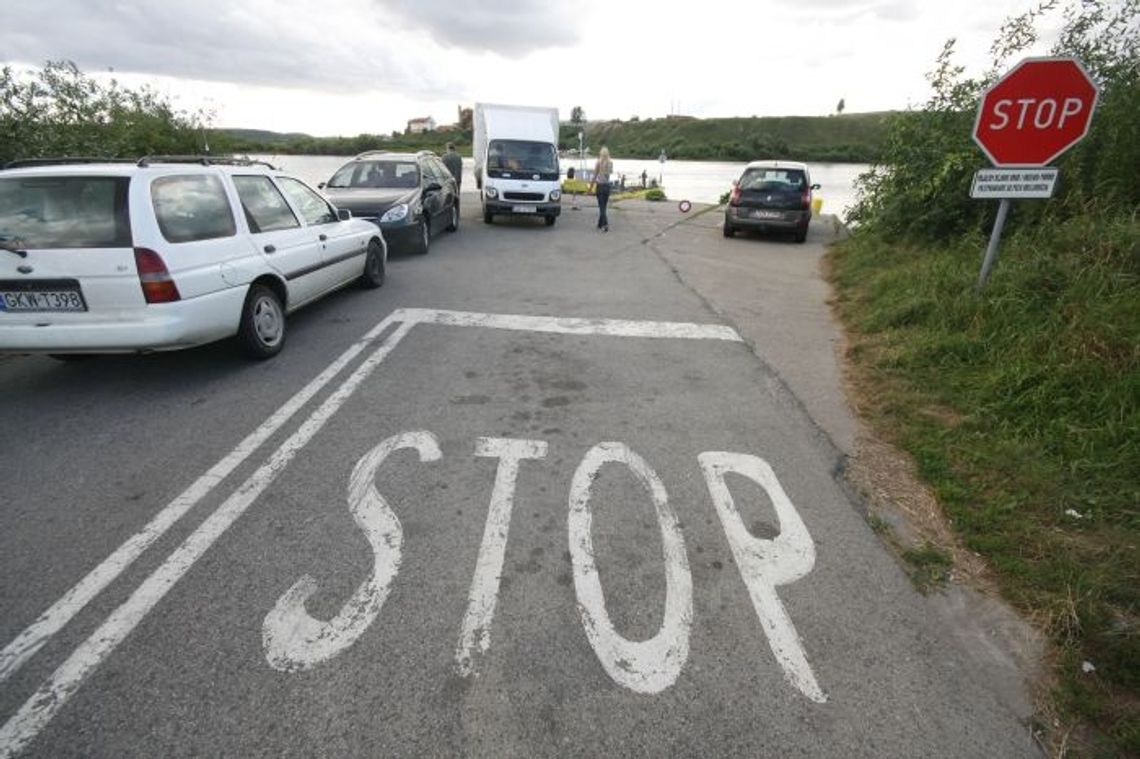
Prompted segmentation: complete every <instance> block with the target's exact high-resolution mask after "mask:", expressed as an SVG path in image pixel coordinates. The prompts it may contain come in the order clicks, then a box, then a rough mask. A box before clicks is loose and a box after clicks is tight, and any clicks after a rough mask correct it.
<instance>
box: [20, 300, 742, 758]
mask: <svg viewBox="0 0 1140 759" xmlns="http://www.w3.org/2000/svg"><path fill="white" fill-rule="evenodd" d="M421 322H422V323H429V324H440V325H450V326H465V327H486V328H492V329H507V330H520V331H528V332H545V333H556V334H568V335H598V336H613V337H644V338H680V339H694V340H725V341H732V342H743V340H742V338H741V337H740V335H739V334H738V333H737V332H736V331H735V330H734V329H732V328H731V327H727V326H723V325H701V324H692V323H686V322H647V321H630V320H624V319H581V318H562V317H546V316H525V315H517V314H484V313H474V312H465V311H448V310H432V309H397V310H396V311H394V312H392V314H390V315H389V316H388V317H387V318H386V319H384V320H383V321H382V322H380V323H379V324H377V325H376V327H374V328H373V329H372V330H370V331H369V332H368V333H367V334H366V335H365V336H364V337H363V338H362V339H361V340H360V341H358V342H357V343H356V344H354V345H353V346H352V347H350V348H349V349H348V350H347V351H345V353H344V354H342V355H341V357H340V358H338V359H337V360H336V361H335V362H334V363H333V364H331V365H330V366H329V368H328V369H326V370H325V371H324V372H322V373H321V374H320V375H318V377H317V378H316V379H314V380H313V381H312V382H311V383H310V384H309V385H307V386H306V387H305V388H303V389H302V390H301V391H300V392H298V393H297V394H296V395H295V396H293V398H291V399H290V400H289V401H288V402H286V404H285V405H284V406H282V407H281V408H280V409H279V410H278V411H277V412H275V413H274V415H273V416H272V417H270V419H267V420H266V422H265V423H264V424H263V425H262V426H261V427H259V428H258V429H257V430H255V431H254V432H253V433H252V434H251V435H250V436H249V437H247V438H246V440H243V441H242V443H240V444H239V446H238V448H235V449H234V451H232V452H231V453H230V454H228V455H227V456H226V457H225V458H223V460H222V461H221V462H219V463H218V464H217V465H215V467H213V468H211V469H210V470H209V471H208V472H207V473H206V474H204V475H203V476H202V477H200V478H199V480H197V481H196V482H195V483H194V484H193V485H191V487H190V488H188V489H187V491H186V492H185V493H183V494H182V496H179V498H177V499H175V501H173V502H171V504H169V505H168V506H167V507H166V508H164V509H163V511H162V512H160V514H159V515H158V516H156V517H155V518H154V519H153V520H152V521H151V523H149V524H148V525H147V527H145V528H144V529H143V531H141V532H140V533H138V534H137V535H135V536H134V537H132V538H131V539H130V540H128V541H127V542H126V543H124V544H123V545H122V546H120V548H119V549H117V550H116V551H115V553H113V554H112V555H111V556H110V557H108V558H107V559H106V560H105V561H104V562H103V563H102V564H100V565H99V567H97V568H96V569H95V570H93V571H92V572H91V573H90V574H89V575H88V576H87V577H85V578H84V579H83V580H82V581H81V582H80V583H79V584H78V585H76V586H75V588H73V589H72V590H71V591H69V592H68V593H67V594H66V595H65V596H64V597H63V598H61V599H60V600H59V601H57V602H56V603H55V604H53V606H52V607H51V608H50V609H49V610H48V611H47V612H45V613H44V614H43V615H41V617H40V618H39V619H38V620H37V621H36V622H35V623H33V625H32V626H31V627H29V628H28V630H25V631H24V632H23V633H21V635H20V636H19V637H18V638H17V639H16V640H15V641H13V643H12V644H10V645H9V646H8V647H6V648H5V653H8V652H9V649H11V656H10V657H9V659H5V661H6V662H9V661H10V662H11V663H10V664H7V666H8V667H9V669H8V670H6V671H5V674H4V676H7V675H9V674H11V672H12V671H15V669H16V668H18V667H19V665H20V664H22V663H23V662H24V661H26V660H27V659H28V658H29V657H30V656H32V655H33V654H34V653H35V652H36V651H38V650H39V649H40V648H41V647H42V646H43V645H44V644H45V643H46V642H47V641H48V640H49V639H50V637H51V636H52V635H54V634H55V633H56V632H58V630H59V629H60V628H62V627H63V625H65V624H66V623H67V622H68V621H69V620H70V619H71V618H72V617H74V616H75V614H76V613H78V612H79V610H80V609H82V608H83V606H84V605H86V604H87V603H88V602H89V601H90V600H91V599H92V598H93V597H94V596H95V595H96V594H98V593H99V592H100V591H101V590H102V589H103V588H105V587H106V586H107V585H108V584H110V583H111V582H112V581H113V580H114V579H115V578H116V577H118V575H119V574H121V573H122V572H123V571H124V570H125V569H126V568H127V566H129V565H130V563H131V562H133V561H134V560H135V559H136V558H137V557H138V556H139V555H140V554H141V553H142V552H143V551H144V550H145V549H146V548H147V547H148V546H150V545H151V544H152V543H153V542H154V541H155V540H157V539H158V538H159V537H160V536H161V535H162V534H163V533H164V532H165V531H166V530H168V529H169V528H170V526H171V525H173V524H174V522H175V521H177V519H178V518H179V517H181V516H182V515H184V514H185V513H186V511H188V510H189V509H190V508H191V507H192V506H193V505H194V504H195V503H197V502H198V501H199V500H201V498H203V497H204V496H205V495H206V494H207V493H209V492H210V490H212V489H213V488H214V487H216V486H217V485H218V484H220V482H221V481H222V479H224V477H225V476H226V475H228V474H230V473H231V472H232V471H233V470H234V469H235V468H236V467H237V466H238V465H240V464H241V462H242V461H244V460H245V458H247V457H248V456H249V455H251V454H252V453H253V452H254V451H255V450H256V449H257V447H258V446H260V445H261V443H263V442H264V441H265V440H266V439H267V438H268V437H270V436H271V435H272V434H273V433H274V432H276V431H277V430H278V429H279V428H280V427H281V426H282V425H283V424H285V422H287V421H288V420H289V419H290V418H291V416H292V415H293V414H294V413H296V411H297V410H299V409H300V408H301V407H302V406H304V404H305V403H306V402H307V401H308V400H310V399H311V398H312V397H313V396H314V395H315V394H316V393H317V392H319V391H320V390H321V388H323V387H324V385H325V384H328V382H330V381H331V380H332V379H333V378H334V377H335V376H336V374H337V373H338V372H339V371H340V370H341V369H343V368H344V366H345V365H346V364H348V363H349V362H350V361H351V360H352V359H353V358H354V357H355V356H357V355H358V354H359V353H360V352H361V351H362V350H364V348H366V347H368V345H369V344H370V343H371V342H372V341H374V340H375V338H376V337H377V336H379V335H380V334H381V333H383V331H384V330H385V329H386V328H387V327H388V326H389V325H391V324H397V323H398V324H399V325H400V326H399V327H398V328H397V329H396V330H394V331H393V332H392V333H391V334H390V335H389V336H388V337H387V338H385V340H384V341H383V342H382V343H381V344H380V347H378V348H377V349H376V351H375V352H373V354H372V355H371V356H370V357H369V358H367V359H365V361H363V362H362V363H361V364H360V366H358V367H357V368H356V370H355V371H353V373H352V374H351V375H350V376H349V377H348V379H346V380H345V381H344V382H343V383H342V384H341V385H340V386H339V387H338V388H337V390H335V391H334V392H333V393H332V395H330V396H329V397H328V398H327V399H325V401H324V402H323V403H322V404H321V405H320V406H319V407H318V408H317V409H316V410H315V411H313V412H312V414H310V416H309V417H308V419H306V421H305V422H304V423H302V424H301V426H300V427H299V428H298V429H297V431H296V432H294V433H293V434H292V435H291V436H290V437H289V438H288V439H287V440H286V441H285V442H284V443H282V444H281V446H280V447H278V448H277V450H276V451H275V452H274V453H273V454H272V455H271V456H270V458H269V459H268V460H267V461H266V463H265V464H263V465H262V466H261V467H260V468H259V469H258V470H257V471H256V472H254V473H253V474H252V475H250V477H249V478H248V479H247V480H246V481H245V482H244V483H243V484H242V485H241V486H240V487H239V488H238V489H237V490H236V491H234V493H233V494H232V495H230V497H229V498H227V499H226V501H225V502H224V503H222V505H221V506H219V507H218V508H217V509H216V510H215V511H214V512H213V514H211V515H210V516H209V517H207V518H206V520H205V521H204V522H203V523H202V524H201V525H200V526H199V527H198V528H197V529H196V530H195V531H194V532H193V533H191V535H190V536H189V537H188V538H186V540H185V541H183V543H182V544H181V545H180V546H179V547H178V548H177V549H175V551H174V552H173V553H172V554H171V555H170V556H169V557H168V558H167V559H166V561H165V562H164V563H163V564H162V565H161V566H160V567H159V568H158V569H157V570H155V571H154V572H153V573H152V574H151V575H150V576H149V577H148V578H147V579H146V580H144V581H143V583H142V584H141V585H140V586H139V587H138V588H137V589H136V590H135V591H134V593H132V594H131V596H130V597H129V598H128V599H127V600H126V601H125V602H124V603H123V604H121V605H120V606H119V607H118V608H117V609H115V611H114V612H112V614H111V615H110V616H109V617H108V618H107V619H106V620H105V621H104V622H103V624H101V625H100V626H99V627H98V628H97V629H96V630H95V632H93V633H92V634H91V635H90V636H89V637H88V638H87V639H86V640H85V641H84V642H83V643H81V644H80V645H79V647H78V648H76V649H75V651H74V652H72V654H71V655H70V656H69V657H68V658H67V659H66V660H65V661H64V662H63V664H61V665H60V666H59V667H58V668H56V670H55V671H54V672H53V673H52V674H51V675H50V676H49V677H48V678H47V680H45V681H44V682H43V683H42V684H41V685H40V686H39V688H38V689H37V690H36V692H35V693H33V694H32V696H31V697H30V698H29V699H28V700H27V701H26V702H24V704H23V706H21V707H20V709H19V710H18V711H17V712H16V713H15V714H14V715H13V716H12V717H10V718H9V719H8V721H7V722H6V723H5V724H4V726H3V727H2V728H0V759H6V758H7V757H10V756H13V755H15V754H17V753H19V752H20V751H21V750H22V749H23V748H24V747H25V746H27V744H28V743H29V742H30V741H32V740H33V739H34V738H35V737H36V735H38V734H39V732H40V731H41V730H43V728H44V727H45V726H46V725H47V724H48V722H50V721H51V719H52V717H54V716H55V714H56V713H58V712H59V710H60V709H62V708H63V706H64V705H65V704H66V703H67V702H68V700H69V699H70V698H71V696H72V695H73V694H74V693H75V692H76V691H77V690H78V689H79V687H80V686H81V685H82V684H83V681H84V680H85V679H86V678H87V676H88V675H90V674H91V672H92V671H94V670H95V669H96V668H97V667H98V666H99V665H100V664H101V663H102V662H103V660H104V659H106V658H107V657H108V656H109V655H110V654H111V653H112V652H113V651H114V650H115V648H116V647H118V645H119V644H120V643H122V641H123V640H124V639H126V637H127V636H128V635H129V634H130V633H131V631H132V630H133V629H134V628H135V627H136V626H137V625H138V623H139V622H141V621H142V619H143V618H144V617H145V616H146V615H147V614H148V613H149V612H150V610H151V609H153V608H154V607H155V606H156V605H157V604H158V603H159V601H161V600H162V598H163V597H164V596H165V595H166V593H167V592H168V591H169V590H170V589H171V588H172V587H174V585H175V583H177V582H178V580H180V579H181V578H182V577H183V576H184V575H185V574H186V573H187V572H188V571H189V570H190V568H191V567H192V566H193V565H194V563H195V562H197V561H198V559H200V558H201V557H202V556H203V555H204V554H205V552H206V551H207V550H209V548H210V546H212V545H213V544H214V542H215V541H216V540H217V539H218V538H219V537H221V535H222V534H223V533H224V532H225V531H226V530H227V529H229V527H230V526H232V525H233V523H234V522H235V521H236V520H237V519H238V517H240V516H241V515H242V514H243V513H244V512H245V511H246V509H248V508H249V506H250V505H252V503H253V502H254V501H255V500H256V499H257V498H258V496H260V495H261V493H262V492H264V490H265V489H266V488H267V487H269V485H270V484H271V483H272V482H273V481H274V480H275V479H276V477H277V475H278V474H280V473H281V471H282V470H283V469H284V468H285V467H286V466H287V465H288V463H289V462H290V461H291V460H292V459H293V457H294V456H295V455H296V454H297V452H298V451H299V450H300V449H301V448H302V447H304V446H305V445H307V444H308V443H309V441H310V440H311V439H312V438H313V436H314V435H316V433H317V432H319V431H320V429H321V428H322V427H323V426H324V425H325V423H326V422H327V421H328V420H329V418H331V417H332V415H333V414H335V413H336V411H337V410H339V409H340V407H341V406H342V405H343V404H344V403H345V402H346V401H347V400H348V398H349V397H350V396H351V395H352V394H353V392H354V391H355V390H356V388H357V386H359V385H360V383H361V382H363V381H364V380H365V379H366V378H367V377H368V376H369V375H370V374H371V373H372V372H373V371H374V370H375V369H376V367H377V366H378V365H379V364H380V363H381V362H382V361H383V360H384V359H385V358H386V357H387V356H388V354H389V353H391V351H392V350H393V349H394V348H395V347H396V345H398V344H399V342H400V341H401V340H403V338H404V337H405V336H406V335H407V334H408V332H409V331H410V330H411V328H412V327H414V326H415V325H416V324H418V323H421ZM334 368H335V369H336V371H333V369H334ZM662 529H663V531H664V529H665V527H664V525H663V527H662ZM686 569H687V564H686ZM599 590H600V587H599ZM603 611H604V608H603ZM17 642H19V645H18V646H17ZM686 645H687V637H686ZM673 677H674V679H675V677H676V675H674V676H673ZM0 681H2V678H0Z"/></svg>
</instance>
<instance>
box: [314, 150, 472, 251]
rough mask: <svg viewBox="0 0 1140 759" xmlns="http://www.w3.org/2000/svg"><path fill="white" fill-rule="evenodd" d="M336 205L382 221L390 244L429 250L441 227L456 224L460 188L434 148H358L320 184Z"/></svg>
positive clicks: (403, 248)
mask: <svg viewBox="0 0 1140 759" xmlns="http://www.w3.org/2000/svg"><path fill="white" fill-rule="evenodd" d="M320 187H321V189H323V190H324V192H325V194H326V195H327V196H328V198H329V200H331V201H332V202H333V204H334V205H335V206H336V207H337V208H347V209H348V210H350V211H352V215H353V216H354V217H356V218H362V219H368V220H369V221H372V222H374V223H376V224H378V225H379V226H380V229H381V230H382V231H383V232H384V240H385V241H386V242H387V243H388V246H389V248H391V249H392V250H396V251H409V250H410V251H414V252H416V253H427V252H428V247H429V246H430V245H431V238H432V236H433V235H434V234H436V233H437V232H439V231H440V230H441V229H446V230H448V231H449V232H454V231H455V230H456V229H458V228H459V187H458V186H457V185H456V183H455V178H454V177H453V176H451V172H450V171H448V170H447V167H446V166H444V165H443V161H441V160H440V159H439V156H437V155H436V154H435V153H432V152H430V151H426V150H423V151H420V152H418V153H389V152H386V151H370V152H367V153H361V154H360V155H358V156H356V157H355V158H353V159H352V160H351V161H349V162H348V163H346V164H345V165H344V166H341V167H340V168H339V169H338V170H337V171H336V173H335V174H333V175H332V178H331V179H329V181H328V182H326V183H324V184H322V185H321V186H320Z"/></svg>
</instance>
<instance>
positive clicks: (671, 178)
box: [253, 155, 870, 217]
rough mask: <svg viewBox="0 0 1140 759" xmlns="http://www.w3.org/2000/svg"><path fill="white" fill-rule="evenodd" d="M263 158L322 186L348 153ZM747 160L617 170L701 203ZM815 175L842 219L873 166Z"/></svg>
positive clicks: (641, 163) (467, 173)
mask: <svg viewBox="0 0 1140 759" xmlns="http://www.w3.org/2000/svg"><path fill="white" fill-rule="evenodd" d="M253 157H254V158H258V159H260V160H264V161H269V162H270V163H272V164H273V165H275V166H277V167H279V168H282V169H285V170H287V171H290V172H292V173H294V174H296V175H297V176H299V177H300V178H301V179H304V180H305V181H306V182H309V183H311V184H312V185H313V186H316V185H317V184H318V183H320V182H325V181H328V178H329V177H330V176H332V174H333V172H334V171H336V170H337V169H338V168H340V167H341V166H342V165H343V164H344V162H345V161H347V160H348V159H349V157H348V156H326V155H257V156H253ZM580 165H581V164H580V163H579V162H578V161H577V160H576V159H574V158H563V159H562V171H563V173H565V171H566V169H568V168H570V167H571V166H573V167H575V168H577V167H579V166H580ZM585 166H586V168H593V161H592V160H587V162H586V164H585ZM744 166H745V163H744V162H731V161H666V162H665V163H664V164H661V163H659V162H658V161H655V160H640V159H633V158H615V159H614V174H615V176H618V177H620V176H621V175H622V174H624V175H625V177H626V183H627V185H631V184H640V183H641V172H642V171H645V172H646V174H647V175H648V176H649V177H650V178H653V179H656V178H657V177H658V176H659V175H660V176H661V180H662V186H663V187H664V188H665V192H666V194H667V195H668V196H669V198H670V199H671V200H691V201H693V202H697V203H716V202H717V200H719V199H720V196H721V195H722V194H723V193H725V192H728V191H729V190H731V189H732V180H734V179H736V178H737V177H739V176H740V174H741V172H742V171H743V170H744ZM808 168H809V170H810V171H811V179H812V181H813V182H815V183H818V184H819V185H820V189H819V190H817V191H816V193H815V196H816V197H817V198H823V212H824V213H831V214H837V215H839V216H840V217H842V216H843V215H844V214H845V213H846V211H847V209H848V208H849V207H850V206H851V205H852V204H853V203H854V202H855V187H854V183H855V179H856V177H858V176H859V174H861V173H862V172H864V171H866V170H867V169H868V168H870V167H869V166H867V165H866V164H861V163H812V164H808ZM463 186H464V187H465V188H468V189H474V187H475V177H474V175H473V173H472V161H471V159H470V158H464V159H463Z"/></svg>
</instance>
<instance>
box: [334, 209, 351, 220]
mask: <svg viewBox="0 0 1140 759" xmlns="http://www.w3.org/2000/svg"><path fill="white" fill-rule="evenodd" d="M336 217H337V218H338V219H340V220H341V221H348V220H349V219H351V218H352V211H350V210H348V209H347V208H338V209H336Z"/></svg>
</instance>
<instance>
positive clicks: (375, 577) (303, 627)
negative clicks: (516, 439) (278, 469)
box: [262, 432, 443, 672]
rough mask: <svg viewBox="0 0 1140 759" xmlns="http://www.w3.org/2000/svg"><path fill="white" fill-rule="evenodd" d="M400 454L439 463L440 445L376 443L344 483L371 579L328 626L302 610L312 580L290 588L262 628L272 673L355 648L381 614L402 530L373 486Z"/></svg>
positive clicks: (413, 435)
mask: <svg viewBox="0 0 1140 759" xmlns="http://www.w3.org/2000/svg"><path fill="white" fill-rule="evenodd" d="M401 448H414V449H415V450H416V451H417V452H418V453H419V455H420V461H438V460H439V458H440V457H441V456H442V455H443V454H442V453H441V452H440V450H439V441H438V440H436V437H435V435H433V434H431V433H430V432H404V433H401V434H399V435H393V436H392V437H390V438H388V439H387V440H385V441H384V442H382V443H380V444H379V445H377V446H376V447H375V448H373V449H372V450H371V451H369V452H368V453H366V454H364V456H362V457H361V459H360V460H359V461H358V462H357V463H356V467H355V468H354V469H353V470H352V476H351V477H350V478H349V483H348V504H349V509H350V510H351V511H352V517H353V519H354V520H356V524H357V525H358V526H359V527H360V529H361V530H363V531H364V535H365V537H366V538H367V539H368V543H369V545H371V546H372V552H373V558H374V560H375V564H374V565H373V569H372V577H370V578H368V579H367V580H365V581H364V582H362V583H361V584H360V587H358V588H357V589H356V592H355V593H353V594H352V598H350V599H349V600H348V602H347V603H345V605H344V607H343V608H342V609H341V611H340V613H339V614H337V615H336V616H335V617H333V619H331V620H330V621H328V622H323V621H321V620H319V619H314V618H313V617H312V616H310V615H309V613H308V611H306V610H305V601H307V600H308V599H309V597H310V596H311V595H313V593H315V592H316V591H317V587H318V586H317V581H316V579H315V578H314V577H313V576H312V575H304V576H302V577H301V579H299V580H297V582H295V583H293V586H292V587H291V588H289V589H288V590H287V591H285V592H284V593H283V594H282V595H281V597H280V598H278V599H277V604H276V605H275V606H274V607H273V608H272V609H271V610H270V611H269V613H268V614H266V615H265V622H264V623H263V624H262V643H263V645H264V648H265V659H266V661H268V662H269V665H270V666H271V667H273V668H274V669H276V670H280V671H281V672H297V671H299V670H303V669H309V668H310V667H312V666H313V665H315V664H320V663H321V662H323V661H327V660H329V659H331V658H333V657H334V656H336V655H337V654H339V653H340V652H341V651H343V650H344V649H346V648H348V647H349V646H351V645H352V644H353V643H355V642H356V640H357V639H358V638H359V637H360V636H361V634H363V633H364V631H365V630H367V629H368V626H369V625H371V624H372V622H373V620H375V619H376V617H377V615H379V614H380V608H381V607H382V606H383V605H384V601H385V600H386V599H387V598H388V593H389V591H390V590H391V589H392V580H394V579H396V573H397V572H399V571H400V559H401V556H402V551H403V545H404V529H403V527H401V526H400V520H399V518H398V517H397V516H396V513H395V512H394V511H392V507H391V506H389V505H388V502H387V501H385V500H384V497H383V496H382V495H380V491H378V490H377V489H376V483H375V482H374V480H375V479H376V470H377V469H379V468H380V465H381V464H383V463H384V460H385V459H387V458H388V456H389V455H390V454H391V453H392V452H393V451H398V450H399V449H401Z"/></svg>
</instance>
